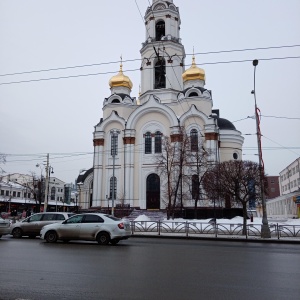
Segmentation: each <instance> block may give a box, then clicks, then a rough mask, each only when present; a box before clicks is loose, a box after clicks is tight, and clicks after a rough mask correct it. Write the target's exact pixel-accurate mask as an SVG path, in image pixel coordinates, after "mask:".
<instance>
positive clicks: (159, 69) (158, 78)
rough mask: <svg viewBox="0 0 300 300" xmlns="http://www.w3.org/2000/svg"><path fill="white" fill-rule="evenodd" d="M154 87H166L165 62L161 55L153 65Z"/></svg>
mask: <svg viewBox="0 0 300 300" xmlns="http://www.w3.org/2000/svg"><path fill="white" fill-rule="evenodd" d="M154 70H155V80H154V88H155V89H161V88H165V87H166V62H165V60H164V59H163V58H162V57H159V59H158V60H157V62H156V64H155V67H154Z"/></svg>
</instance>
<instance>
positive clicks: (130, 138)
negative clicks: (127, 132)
mask: <svg viewBox="0 0 300 300" xmlns="http://www.w3.org/2000/svg"><path fill="white" fill-rule="evenodd" d="M123 143H124V145H129V144H130V145H134V143H135V137H133V136H127V137H123Z"/></svg>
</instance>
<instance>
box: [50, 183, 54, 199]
mask: <svg viewBox="0 0 300 300" xmlns="http://www.w3.org/2000/svg"><path fill="white" fill-rule="evenodd" d="M50 199H51V200H55V187H54V186H53V187H52V188H51V196H50Z"/></svg>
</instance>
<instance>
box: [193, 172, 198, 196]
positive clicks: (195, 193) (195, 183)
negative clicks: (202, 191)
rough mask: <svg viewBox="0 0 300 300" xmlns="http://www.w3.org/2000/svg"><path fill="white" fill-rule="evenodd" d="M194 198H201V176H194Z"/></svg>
mask: <svg viewBox="0 0 300 300" xmlns="http://www.w3.org/2000/svg"><path fill="white" fill-rule="evenodd" d="M192 198H193V199H199V176H198V175H193V176H192Z"/></svg>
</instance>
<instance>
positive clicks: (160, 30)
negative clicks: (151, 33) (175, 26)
mask: <svg viewBox="0 0 300 300" xmlns="http://www.w3.org/2000/svg"><path fill="white" fill-rule="evenodd" d="M165 35H166V34H165V22H164V21H158V22H157V23H156V25H155V37H156V40H157V41H160V40H161V38H162V37H163V36H165Z"/></svg>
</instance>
